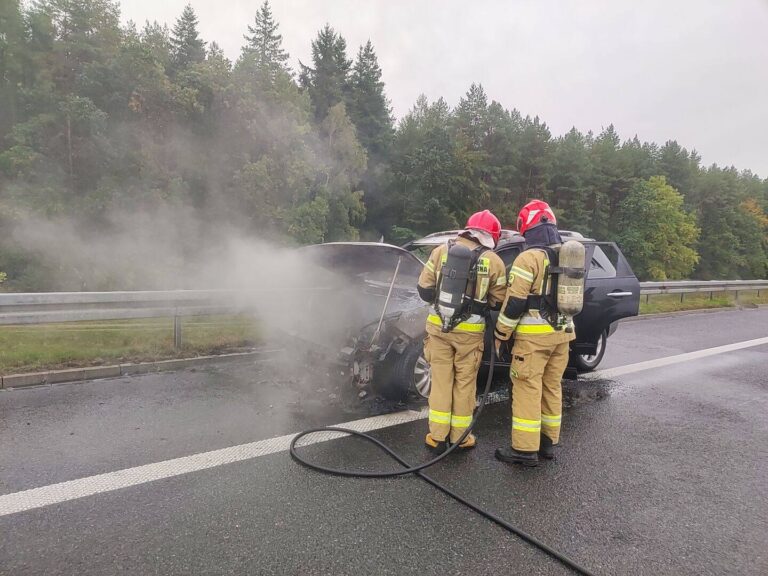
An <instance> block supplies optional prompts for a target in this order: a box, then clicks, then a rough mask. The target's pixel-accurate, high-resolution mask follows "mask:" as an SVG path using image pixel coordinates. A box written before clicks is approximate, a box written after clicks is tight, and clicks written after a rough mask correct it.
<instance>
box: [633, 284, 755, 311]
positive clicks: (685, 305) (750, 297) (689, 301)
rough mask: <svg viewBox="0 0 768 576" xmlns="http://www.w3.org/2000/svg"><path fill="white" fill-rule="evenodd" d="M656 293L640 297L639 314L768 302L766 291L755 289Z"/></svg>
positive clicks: (753, 304)
mask: <svg viewBox="0 0 768 576" xmlns="http://www.w3.org/2000/svg"><path fill="white" fill-rule="evenodd" d="M680 296H681V295H680V294H658V295H655V296H651V297H650V298H648V299H647V300H646V297H645V296H641V297H640V314H641V315H642V314H660V313H663V312H681V311H683V310H705V309H708V308H728V307H735V306H756V305H758V304H768V291H765V290H761V291H760V295H759V296H758V293H757V291H756V290H753V291H744V292H739V297H738V300H737V299H736V293H735V292H712V293H711V295H710V294H706V293H705V294H684V295H683V298H682V300H681V299H680Z"/></svg>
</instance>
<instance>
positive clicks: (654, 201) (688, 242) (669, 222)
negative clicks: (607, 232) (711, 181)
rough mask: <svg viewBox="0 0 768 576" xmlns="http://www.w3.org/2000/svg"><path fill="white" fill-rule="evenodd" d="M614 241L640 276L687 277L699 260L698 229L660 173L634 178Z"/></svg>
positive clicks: (679, 278) (622, 207)
mask: <svg viewBox="0 0 768 576" xmlns="http://www.w3.org/2000/svg"><path fill="white" fill-rule="evenodd" d="M618 221H619V230H620V232H619V234H618V237H617V239H618V241H619V244H620V245H621V247H622V249H623V250H624V253H625V254H626V256H627V258H628V259H629V261H630V263H631V264H632V268H633V269H634V271H635V273H636V274H637V275H638V277H639V278H641V279H643V280H681V279H683V278H688V277H689V274H690V273H691V272H692V271H693V269H694V266H695V265H696V263H697V262H698V260H699V256H698V254H697V253H696V250H695V246H696V241H697V239H698V237H699V233H700V230H699V228H698V227H697V226H696V219H695V217H694V216H693V215H692V214H689V213H687V212H686V211H685V210H684V209H683V197H682V195H681V194H679V193H678V192H677V191H676V190H675V189H674V188H672V186H670V185H669V184H667V182H666V179H665V178H664V177H663V176H653V177H652V178H650V179H648V180H641V181H637V182H636V183H635V184H634V185H633V186H632V188H631V189H630V192H629V194H628V195H627V198H626V199H625V200H624V201H623V202H622V203H621V207H620V212H619V217H618Z"/></svg>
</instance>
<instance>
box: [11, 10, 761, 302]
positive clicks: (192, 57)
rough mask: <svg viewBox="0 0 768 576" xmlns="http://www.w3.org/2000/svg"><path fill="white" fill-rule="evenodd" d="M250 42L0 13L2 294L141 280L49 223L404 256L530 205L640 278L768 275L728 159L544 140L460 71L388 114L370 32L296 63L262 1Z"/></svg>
mask: <svg viewBox="0 0 768 576" xmlns="http://www.w3.org/2000/svg"><path fill="white" fill-rule="evenodd" d="M247 30H248V32H247V34H246V35H245V37H244V39H243V45H242V50H241V52H240V54H239V56H238V57H237V59H236V61H230V60H229V59H228V58H227V57H226V56H225V54H224V53H223V51H222V50H221V48H220V47H219V46H218V45H217V43H216V42H215V40H214V39H207V38H202V37H201V34H200V32H199V21H198V18H197V16H196V14H195V12H194V9H193V8H192V6H191V5H188V6H187V7H186V8H185V9H184V10H183V12H182V13H181V14H180V15H179V16H178V19H177V20H176V21H175V23H173V25H172V26H167V25H164V24H161V23H157V22H146V23H144V24H135V23H132V22H129V23H127V24H122V23H121V19H120V9H119V4H118V3H117V2H113V1H111V0H37V1H33V2H21V1H20V0H2V2H0V282H2V285H1V286H0V287H1V288H2V289H3V290H13V291H43V290H61V289H89V290H93V289H134V288H148V287H152V286H150V285H149V282H147V281H146V280H145V279H144V278H143V277H142V275H141V274H138V275H134V276H131V277H130V278H125V277H121V278H117V277H115V276H110V275H98V274H95V273H93V271H91V273H89V272H84V271H83V269H82V268H81V269H79V270H77V266H76V265H74V264H72V263H71V259H66V258H64V257H63V256H60V255H57V254H56V252H55V251H53V252H51V251H47V250H46V249H45V244H41V243H40V242H35V239H36V238H39V237H41V235H42V234H43V233H44V232H45V231H46V230H48V231H49V232H50V230H54V231H55V230H57V228H56V227H55V226H56V225H58V224H60V223H62V222H66V223H68V226H69V228H68V232H67V234H69V235H79V238H80V241H81V242H82V243H84V244H94V243H95V244H98V243H99V242H101V241H102V240H100V239H102V238H108V237H109V235H110V233H111V231H112V230H114V229H115V227H122V228H121V229H124V230H128V229H130V226H129V225H128V224H127V223H134V222H141V223H144V226H143V228H141V229H142V230H144V231H147V234H149V235H154V236H152V237H153V238H160V239H161V241H163V242H166V243H176V244H177V246H178V247H179V250H178V252H179V253H178V254H177V256H178V257H179V258H182V259H183V258H185V257H187V256H188V255H190V254H192V253H194V252H196V251H198V250H199V247H200V246H206V247H207V248H209V249H210V248H211V245H212V243H214V242H216V241H217V240H216V239H217V238H221V236H222V230H230V231H237V233H238V234H242V235H253V236H256V237H259V238H262V239H264V240H265V241H269V242H271V243H275V244H277V245H280V246H298V245H303V244H310V243H318V242H329V241H339V240H372V241H378V240H379V239H381V238H383V239H384V241H386V242H390V243H393V244H401V243H403V242H405V241H407V240H409V239H411V238H414V237H416V236H419V235H422V234H426V233H429V232H434V231H437V230H444V229H454V228H457V227H461V226H462V225H463V223H464V221H465V219H466V217H467V216H468V215H469V214H471V213H472V212H474V211H476V210H478V209H484V208H490V209H491V210H493V211H494V212H496V214H497V215H498V216H499V217H500V219H501V220H502V224H503V226H504V227H506V228H513V227H514V222H515V218H516V214H517V211H518V210H519V209H520V207H521V206H522V205H523V204H524V203H525V202H527V201H528V200H530V199H533V198H540V199H543V200H546V201H548V202H549V203H550V204H551V205H552V206H553V208H554V209H555V212H556V214H557V216H558V220H559V224H560V226H561V227H562V228H565V229H569V230H576V231H579V232H581V233H583V234H584V235H585V236H590V237H593V238H596V239H599V240H612V241H616V242H617V243H618V244H619V245H620V246H621V248H622V250H623V251H624V252H625V254H626V255H627V257H628V259H629V261H630V262H631V264H632V266H633V268H634V270H635V272H636V273H637V275H638V276H639V277H640V278H641V279H643V280H666V279H669V280H674V279H684V278H698V279H738V278H744V279H747V278H766V277H767V274H768V215H767V213H768V179H761V178H760V177H759V176H758V175H756V174H753V173H752V172H751V171H749V170H748V169H747V167H740V168H739V169H737V168H736V167H733V166H728V167H726V166H718V165H715V164H712V165H709V166H705V165H702V162H701V158H700V156H699V154H698V153H697V152H696V150H695V149H693V148H691V149H688V148H685V147H683V146H681V145H680V144H678V143H677V142H676V141H668V142H665V143H663V144H659V143H654V142H644V141H641V140H639V139H638V138H637V137H636V136H634V137H630V136H628V135H619V134H618V132H617V131H616V129H615V128H614V126H612V125H609V126H607V127H600V128H599V130H597V129H596V130H595V131H594V132H592V131H590V132H587V133H582V132H580V131H578V130H576V129H575V128H573V129H571V130H570V131H569V132H567V133H565V134H562V135H556V134H552V132H551V131H550V129H549V128H548V126H547V124H546V122H545V121H544V119H541V118H539V117H538V116H529V115H523V114H521V113H520V112H519V111H518V110H516V109H511V110H510V109H507V108H505V107H504V106H503V105H501V104H500V103H499V102H498V101H496V100H494V99H493V95H488V94H486V93H485V91H484V89H483V87H482V86H481V85H480V84H477V83H472V82H471V79H468V82H467V85H468V88H467V92H466V94H465V95H464V96H463V97H462V98H461V99H460V100H459V101H458V102H457V103H455V105H454V104H452V103H449V102H446V101H445V100H444V99H442V98H438V99H436V100H434V101H429V100H428V99H427V98H426V97H424V96H421V97H419V98H418V99H417V101H416V102H415V103H414V104H413V106H412V108H411V109H410V110H409V111H408V112H407V113H406V114H405V115H404V116H403V117H402V118H400V119H399V120H397V121H396V119H395V118H394V116H393V113H392V109H391V106H390V104H389V101H388V99H387V95H386V89H385V85H384V83H383V81H382V70H381V67H380V66H379V63H378V60H377V56H376V51H375V47H374V44H373V43H372V42H371V41H369V42H368V43H366V44H365V45H363V46H360V47H357V48H355V47H350V46H347V43H346V41H345V39H344V38H343V37H342V36H341V35H340V34H339V33H338V32H337V31H336V30H334V28H333V27H332V26H331V25H326V26H325V27H324V28H322V29H321V30H319V31H318V33H317V36H316V37H315V38H313V39H307V42H311V61H308V62H302V63H300V64H299V66H298V67H297V69H293V67H292V66H291V65H290V63H289V60H290V56H289V54H287V53H286V51H285V50H284V48H283V44H282V36H281V34H280V25H279V22H277V21H276V19H275V17H274V16H273V14H272V11H271V8H270V5H269V3H268V2H265V3H264V4H263V5H262V6H261V7H260V8H259V9H258V10H257V12H256V13H255V14H254V15H253V19H252V21H251V22H250V24H249V26H248V29H247ZM495 96H496V97H497V98H501V97H503V96H504V95H495ZM701 121H702V122H706V121H707V119H706V118H702V119H701ZM147 223H149V224H147ZM166 225H167V226H166ZM51 226H53V228H50V227H51ZM166 227H167V228H168V229H171V228H173V229H174V230H176V231H177V232H178V231H179V229H182V230H183V233H182V232H178V233H175V234H174V235H173V238H170V239H169V238H167V237H165V236H163V235H162V234H160V231H159V230H158V229H166ZM142 234H143V232H142ZM59 236H61V237H63V236H64V235H62V234H59V233H57V232H53V233H52V236H51V237H52V239H53V241H52V242H49V243H48V244H54V245H55V244H57V243H58V238H59ZM70 256H71V255H70ZM121 257H124V255H123V256H121ZM68 258H69V257H68ZM64 262H66V265H64ZM83 266H85V267H86V268H87V267H88V266H93V263H91V264H88V263H86V264H83ZM173 287H178V286H173Z"/></svg>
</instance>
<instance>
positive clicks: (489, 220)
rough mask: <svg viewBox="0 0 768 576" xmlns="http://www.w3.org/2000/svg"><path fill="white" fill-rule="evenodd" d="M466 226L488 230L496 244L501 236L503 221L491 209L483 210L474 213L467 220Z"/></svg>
mask: <svg viewBox="0 0 768 576" xmlns="http://www.w3.org/2000/svg"><path fill="white" fill-rule="evenodd" d="M465 228H467V229H475V230H483V231H484V232H488V234H490V235H491V237H492V238H493V243H494V244H498V242H499V236H501V222H499V219H498V218H496V216H494V215H493V212H491V211H490V210H483V211H482V212H475V213H474V214H472V216H470V217H469V220H467V225H466V226H465Z"/></svg>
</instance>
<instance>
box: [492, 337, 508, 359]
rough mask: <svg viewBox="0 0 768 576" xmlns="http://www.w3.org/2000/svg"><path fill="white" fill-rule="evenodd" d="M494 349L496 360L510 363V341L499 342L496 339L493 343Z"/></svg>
mask: <svg viewBox="0 0 768 576" xmlns="http://www.w3.org/2000/svg"><path fill="white" fill-rule="evenodd" d="M493 344H494V346H495V347H496V358H497V359H498V360H499V361H500V362H511V361H512V346H511V344H512V341H511V340H499V339H498V338H496V339H495V340H494V342H493Z"/></svg>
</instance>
